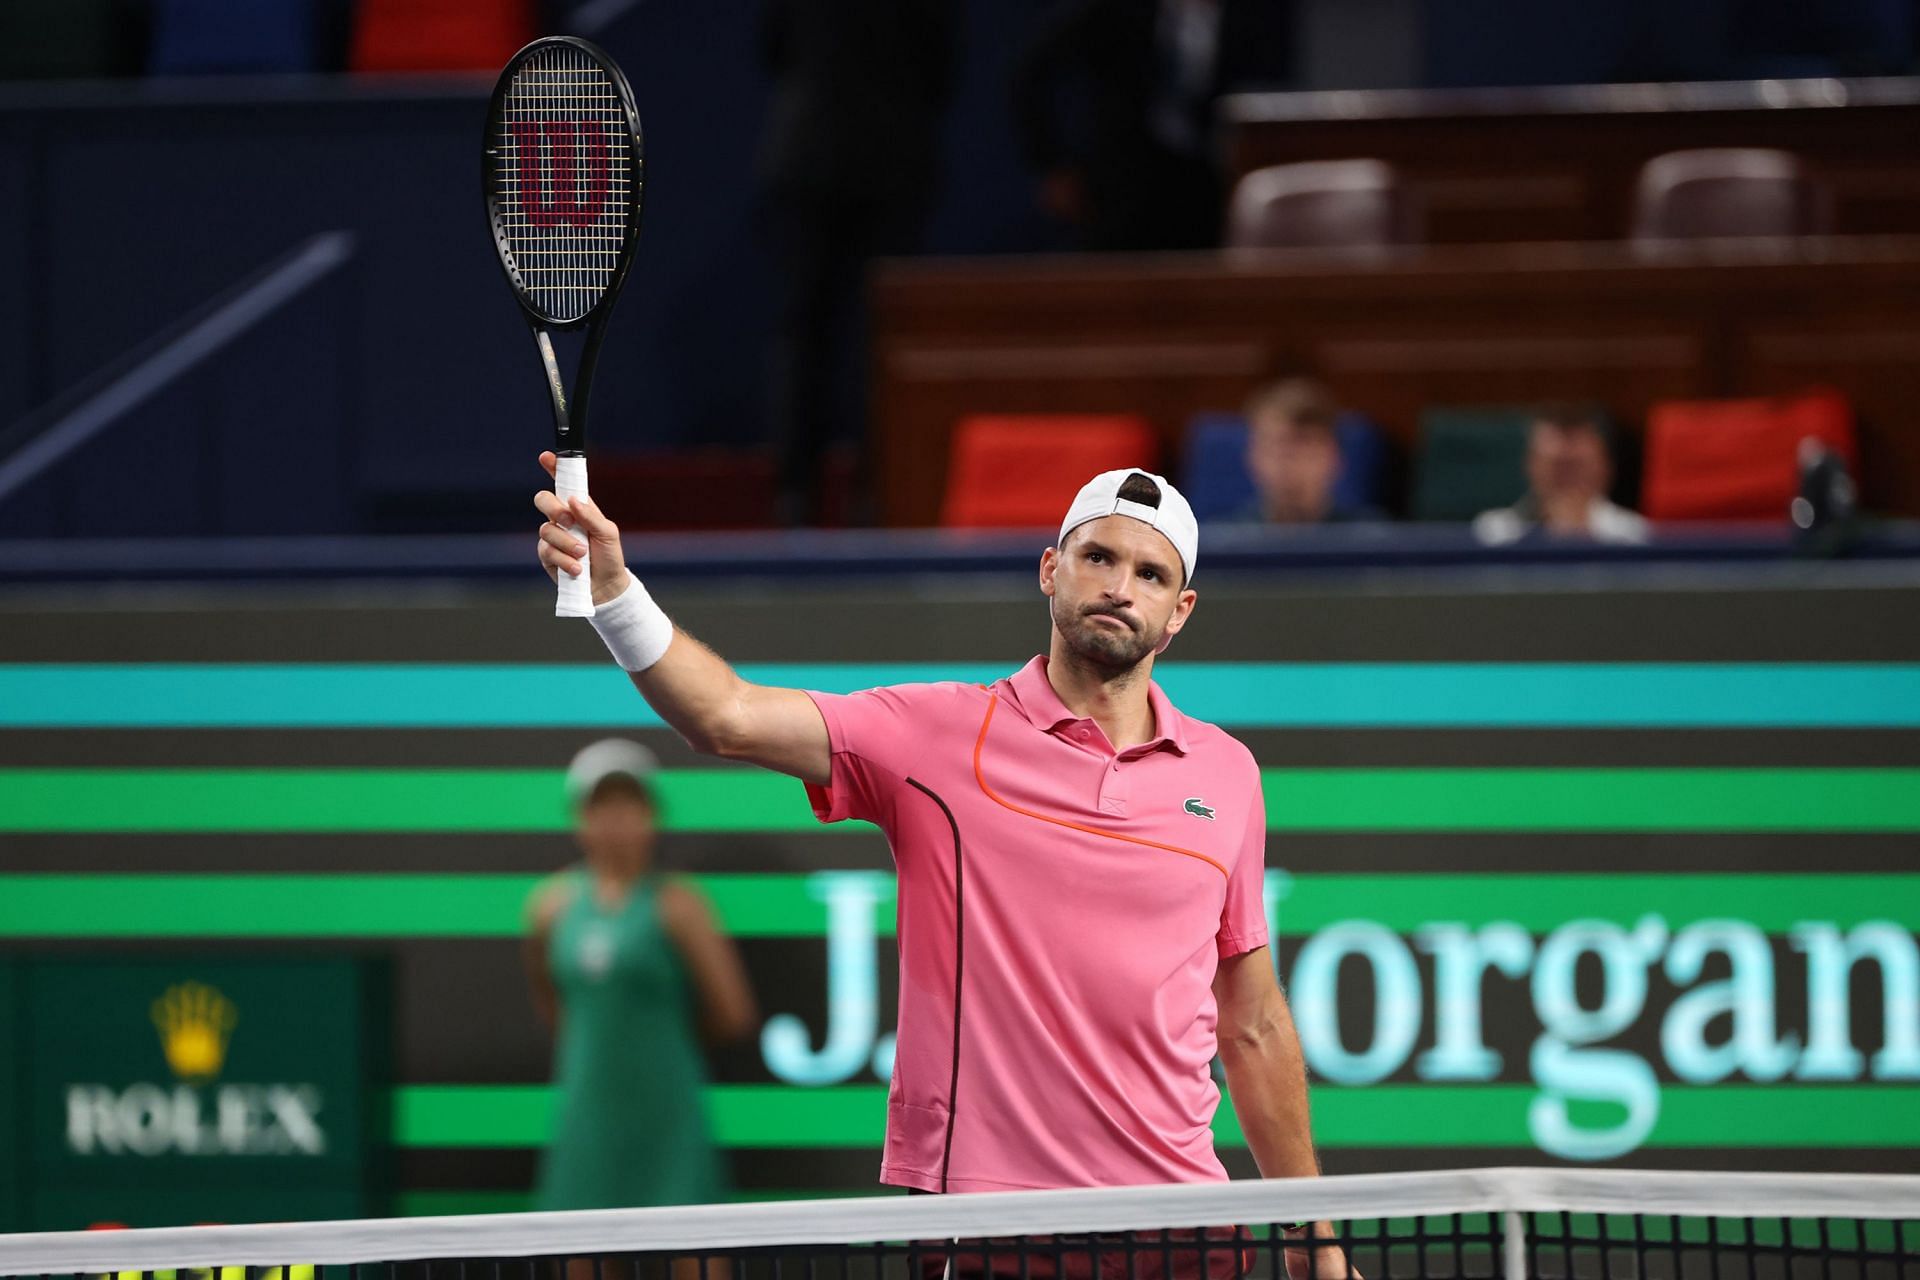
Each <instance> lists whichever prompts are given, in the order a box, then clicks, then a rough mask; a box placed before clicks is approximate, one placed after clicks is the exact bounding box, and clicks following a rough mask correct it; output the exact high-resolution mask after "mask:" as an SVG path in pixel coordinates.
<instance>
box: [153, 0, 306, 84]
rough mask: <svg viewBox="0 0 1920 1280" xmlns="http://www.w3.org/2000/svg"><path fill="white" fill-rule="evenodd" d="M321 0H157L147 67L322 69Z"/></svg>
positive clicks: (165, 71)
mask: <svg viewBox="0 0 1920 1280" xmlns="http://www.w3.org/2000/svg"><path fill="white" fill-rule="evenodd" d="M314 6H315V0H248V3H246V4H235V3H233V0H155V3H154V7H153V46H152V50H151V52H150V53H149V55H148V59H147V63H148V66H147V69H148V71H149V72H151V73H152V74H153V75H157V76H198V75H232V74H247V73H271V72H297V71H315V70H318V69H319V64H320V51H319V25H320V24H319V14H318V13H317V11H316V10H315V7H314Z"/></svg>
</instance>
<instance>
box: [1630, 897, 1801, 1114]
mask: <svg viewBox="0 0 1920 1280" xmlns="http://www.w3.org/2000/svg"><path fill="white" fill-rule="evenodd" d="M1716 951H1717V952H1719V953H1720V954H1722V955H1724V956H1726V957H1727V961H1728V963H1729V964H1731V965H1732V966H1733V974H1732V976H1731V977H1729V978H1726V979H1723V980H1722V981H1719V982H1709V983H1705V984H1704V985H1701V986H1698V987H1695V988H1693V989H1692V990H1691V991H1686V992H1683V993H1681V995H1680V996H1679V997H1678V998H1677V999H1675V1000H1674V1002H1673V1003H1672V1004H1671V1005H1669V1006H1668V1007H1667V1016H1666V1020H1665V1021H1664V1022H1662V1023H1661V1024H1660V1052H1661V1054H1662V1055H1663V1056H1664V1057H1665V1058H1666V1060H1667V1065H1668V1066H1669V1067H1672V1068H1673V1074H1675V1075H1677V1076H1679V1077H1680V1078H1681V1079H1682V1080H1685V1081H1686V1082H1687V1083H1689V1084H1718V1083H1719V1082H1720V1081H1722V1080H1725V1079H1727V1078H1728V1077H1729V1076H1731V1075H1733V1073H1734V1072H1736V1071H1738V1072H1741V1073H1742V1074H1744V1075H1745V1076H1746V1077H1747V1078H1748V1079H1749V1080H1778V1079H1779V1078H1780V1077H1781V1076H1784V1075H1786V1074H1787V1072H1788V1071H1789V1070H1790V1069H1792V1067H1793V1061H1794V1059H1795V1058H1797V1057H1798V1056H1799V1054H1800V1037H1798V1036H1792V1035H1789V1036H1784V1037H1777V1038H1776V1036H1775V1035H1774V1010H1773V1003H1774V1001H1773V997H1774V985H1773V978H1774V974H1773V949H1772V948H1771V947H1769V946H1768V945H1767V936H1766V935H1765V934H1763V933H1761V932H1760V931H1759V930H1758V929H1756V928H1754V927H1753V926H1752V925H1750V924H1747V923H1745V922H1743V921H1740V920H1702V921H1700V922H1699V923H1698V924H1693V925H1688V926H1687V927H1686V928H1685V929H1682V930H1681V931H1680V933H1679V935H1678V936H1677V937H1675V938H1674V940H1673V946H1672V948H1671V949H1670V950H1668V952H1667V977H1669V978H1671V979H1672V980H1673V981H1674V983H1675V985H1678V986H1686V985H1687V984H1688V983H1690V982H1695V981H1698V979H1699V977H1700V972H1701V970H1702V969H1703V968H1704V967H1705V965H1706V959H1707V956H1708V955H1709V954H1710V953H1712V952H1716ZM1722 1014H1724V1015H1726V1017H1727V1018H1728V1019H1730V1020H1731V1022H1732V1025H1733V1034H1732V1035H1731V1036H1729V1037H1728V1038H1727V1042H1726V1043H1725V1044H1721V1045H1711V1044H1708V1043H1707V1027H1708V1026H1709V1024H1711V1023H1712V1022H1713V1020H1714V1019H1715V1018H1718V1017H1720V1016H1721V1015H1722Z"/></svg>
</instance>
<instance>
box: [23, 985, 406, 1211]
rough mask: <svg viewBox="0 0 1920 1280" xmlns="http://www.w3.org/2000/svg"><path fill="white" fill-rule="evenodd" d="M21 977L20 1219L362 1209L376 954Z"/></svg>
mask: <svg viewBox="0 0 1920 1280" xmlns="http://www.w3.org/2000/svg"><path fill="white" fill-rule="evenodd" d="M21 977H22V1000H21V1004H22V1009H23V1011H24V1013H25V1017H26V1022H27V1037H26V1042H27V1044H28V1046H29V1050H28V1053H27V1054H26V1060H25V1065H24V1067H23V1069H22V1074H23V1077H24V1078H23V1080H22V1082H21V1088H20V1090H19V1097H20V1100H21V1107H22V1109H23V1110H24V1112H25V1116H24V1120H25V1128H26V1135H25V1136H26V1143H25V1148H26V1161H25V1168H24V1170H23V1174H24V1179H25V1184H26V1189H27V1197H26V1198H27V1202H28V1203H27V1216H28V1218H29V1219H30V1225H31V1226H32V1227H33V1228H34V1229H37V1230H64V1229H74V1228H80V1227H87V1226H91V1225H95V1224H98V1223H102V1222H117V1223H122V1224H125V1225H133V1226H139V1225H159V1224H168V1223H180V1222H209V1221H211V1222H238V1221H259V1220H284V1219H289V1218H311V1217H324V1216H359V1215H361V1214H364V1213H367V1212H372V1211H375V1210H376V1208H377V1193H378V1192H379V1190H380V1187H379V1178H378V1175H379V1172H380V1168H381V1165H382V1161H381V1159H380V1152H381V1150H382V1149H383V1147H384V1142H383V1137H384V1129H385V1125H386V1120H385V1113H384V1110H383V1109H382V1108H381V1106H380V1099H381V1097H382V1086H383V1085H384V1084H385V1080H384V1071H385V1065H386V1053H385V1050H384V1037H385V1016H384V1013H383V1009H384V1005H385V1001H384V999H382V998H381V996H380V993H379V992H378V991H377V990H376V984H377V983H378V982H379V980H380V975H379V972H378V967H377V966H374V965H371V964H369V963H367V962H362V961H358V960H353V959H347V958H323V957H315V958H310V959H309V958H299V959H294V958H286V959H271V958H252V957H249V958H239V957H234V956H167V957H151V958H73V959H64V958H62V959H54V958H43V959H35V960H31V961H28V962H26V963H25V964H24V965H22V966H21Z"/></svg>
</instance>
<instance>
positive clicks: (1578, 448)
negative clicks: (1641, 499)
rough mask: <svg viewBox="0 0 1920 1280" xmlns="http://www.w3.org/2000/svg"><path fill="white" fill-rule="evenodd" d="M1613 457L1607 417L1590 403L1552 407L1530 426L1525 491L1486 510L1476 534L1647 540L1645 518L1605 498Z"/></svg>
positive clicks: (1491, 539)
mask: <svg viewBox="0 0 1920 1280" xmlns="http://www.w3.org/2000/svg"><path fill="white" fill-rule="evenodd" d="M1612 487H1613V455H1612V449H1611V443H1610V441H1609V438H1608V433H1607V423H1606V415H1605V414H1603V413H1602V412H1601V411H1600V410H1599V409H1598V408H1596V407H1594V406H1591V405H1546V406H1543V407H1542V408H1540V409H1539V410H1538V411H1537V412H1536V413H1535V415H1534V419H1533V425H1532V426H1531V427H1530V428H1529V430H1528V432H1527V494H1526V496H1525V497H1523V498H1521V499H1520V501H1518V502H1516V503H1514V504H1513V505H1512V506H1511V507H1500V508H1498V509H1496V510H1493V511H1483V512H1481V513H1480V515H1479V516H1477V517H1476V518H1475V519H1474V522H1473V532H1474V536H1475V537H1477V538H1479V539H1480V541H1482V542H1484V543H1487V544H1488V545H1490V546H1502V545H1505V544H1507V543H1512V542H1519V541H1520V540H1522V539H1524V538H1536V537H1545V538H1584V539H1588V540H1591V541H1594V542H1617V543H1636V542H1645V541H1646V540H1647V522H1646V520H1645V519H1644V518H1643V517H1642V516H1640V515H1639V514H1638V513H1637V512H1633V511H1629V510H1627V509H1626V508H1625V507H1622V506H1618V505H1616V504H1615V503H1613V502H1612V501H1610V500H1609V499H1608V497H1607V494H1608V491H1609V490H1611V489H1612Z"/></svg>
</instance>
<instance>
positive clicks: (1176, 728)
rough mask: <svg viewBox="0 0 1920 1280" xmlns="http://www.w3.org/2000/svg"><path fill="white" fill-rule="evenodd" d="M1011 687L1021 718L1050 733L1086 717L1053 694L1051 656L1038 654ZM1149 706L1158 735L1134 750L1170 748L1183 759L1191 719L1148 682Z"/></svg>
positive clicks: (1010, 680) (1012, 679)
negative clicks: (1048, 673)
mask: <svg viewBox="0 0 1920 1280" xmlns="http://www.w3.org/2000/svg"><path fill="white" fill-rule="evenodd" d="M1007 685H1008V687H1009V688H1011V689H1012V691H1013V697H1014V701H1015V702H1017V703H1019V705H1020V711H1021V714H1023V715H1025V716H1026V718H1027V721H1028V723H1030V724H1032V725H1034V726H1035V727H1036V728H1041V729H1045V730H1046V731H1047V732H1048V733H1053V732H1055V731H1057V730H1058V729H1059V728H1060V727H1061V726H1062V725H1069V724H1079V723H1080V722H1081V720H1083V719H1085V717H1084V716H1077V715H1075V714H1074V713H1073V712H1072V711H1071V710H1070V709H1069V708H1068V707H1067V704H1066V703H1064V702H1062V701H1060V695H1059V694H1057V693H1055V692H1054V691H1053V685H1052V683H1051V682H1049V681H1048V679H1047V655H1046V654H1044V653H1042V654H1036V655H1035V656H1034V658H1033V660H1032V661H1030V662H1028V663H1027V665H1026V666H1024V667H1022V668H1020V669H1019V670H1018V671H1016V672H1014V673H1013V675H1011V676H1009V677H1008V678H1007ZM1147 705H1149V706H1151V707H1152V708H1153V727H1154V733H1155V734H1156V735H1157V736H1155V737H1153V738H1151V739H1149V740H1148V741H1146V742H1143V743H1141V744H1140V745H1139V746H1138V747H1135V748H1133V750H1135V751H1137V752H1140V753H1142V754H1144V753H1146V752H1148V751H1154V750H1158V749H1159V748H1161V747H1169V748H1171V749H1172V750H1174V751H1177V752H1179V753H1180V754H1181V755H1185V754H1187V718H1186V717H1185V716H1183V715H1181V714H1180V712H1179V711H1178V710H1177V709H1176V708H1175V707H1174V705H1173V702H1172V700H1171V699H1169V698H1168V697H1167V695H1166V694H1164V693H1162V692H1161V691H1160V685H1159V683H1158V682H1156V681H1153V680H1149V681H1148V682H1147Z"/></svg>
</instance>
